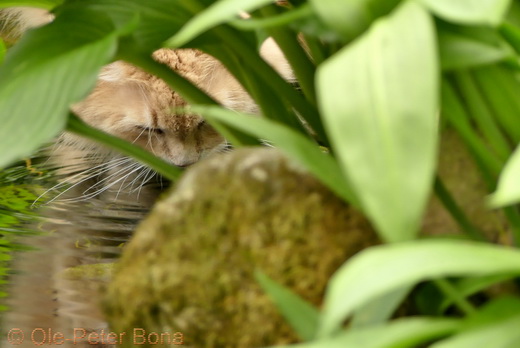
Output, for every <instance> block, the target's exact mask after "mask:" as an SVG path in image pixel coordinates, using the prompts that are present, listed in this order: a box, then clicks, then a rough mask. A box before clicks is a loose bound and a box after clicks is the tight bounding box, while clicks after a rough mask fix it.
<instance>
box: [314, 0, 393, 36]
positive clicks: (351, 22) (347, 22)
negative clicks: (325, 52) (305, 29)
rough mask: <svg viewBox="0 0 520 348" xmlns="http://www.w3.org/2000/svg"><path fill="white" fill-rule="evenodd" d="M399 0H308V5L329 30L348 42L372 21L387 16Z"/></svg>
mask: <svg viewBox="0 0 520 348" xmlns="http://www.w3.org/2000/svg"><path fill="white" fill-rule="evenodd" d="M400 2H401V0H349V1H337V0H310V4H311V5H312V7H313V8H314V10H315V11H316V13H317V14H318V16H319V17H320V18H321V20H322V21H323V22H324V23H325V24H327V25H328V26H329V27H330V28H332V29H334V30H335V31H336V32H337V33H338V34H340V35H341V36H342V37H343V39H344V40H346V41H350V40H352V39H354V38H356V37H357V36H358V35H360V34H361V33H363V32H364V31H365V30H366V29H368V27H370V25H371V24H372V22H373V21H374V20H376V19H377V18H379V17H381V16H384V15H386V14H388V13H389V12H390V11H392V10H393V9H394V8H395V7H396V6H397V5H398V4H399V3H400Z"/></svg>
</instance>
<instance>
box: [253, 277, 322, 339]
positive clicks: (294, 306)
mask: <svg viewBox="0 0 520 348" xmlns="http://www.w3.org/2000/svg"><path fill="white" fill-rule="evenodd" d="M256 279H257V281H258V282H259V283H260V285H261V286H262V288H263V289H264V291H265V292H266V293H267V294H268V295H269V296H270V297H271V299H272V300H273V301H274V303H275V304H276V307H277V308H278V310H279V311H280V312H281V313H282V314H283V315H284V317H285V318H286V319H287V321H288V322H289V324H291V326H292V327H293V328H294V331H296V333H297V334H298V336H300V338H301V339H303V340H304V341H310V340H311V339H313V338H314V336H315V334H316V329H317V328H318V319H319V313H318V310H317V309H316V308H314V307H313V306H312V305H311V304H309V303H308V302H306V301H305V300H303V299H302V298H300V297H299V296H298V295H296V294H295V293H293V292H292V291H291V290H289V289H287V288H286V287H284V286H282V285H280V284H278V283H276V282H275V281H274V280H272V279H271V278H269V277H268V276H267V275H266V274H264V273H262V272H257V273H256Z"/></svg>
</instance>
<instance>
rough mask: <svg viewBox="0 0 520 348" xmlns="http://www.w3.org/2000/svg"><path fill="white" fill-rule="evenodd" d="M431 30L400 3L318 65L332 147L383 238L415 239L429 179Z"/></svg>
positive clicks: (433, 96)
mask: <svg viewBox="0 0 520 348" xmlns="http://www.w3.org/2000/svg"><path fill="white" fill-rule="evenodd" d="M433 29H434V28H433V23H432V21H431V18H430V16H429V15H428V13H426V12H425V11H424V9H423V8H422V7H420V6H419V5H417V4H416V3H413V2H406V3H404V4H403V5H402V6H401V7H400V8H399V9H397V10H395V12H394V14H393V15H392V16H391V17H389V18H388V19H385V20H380V21H379V22H378V23H377V24H375V25H374V28H373V29H372V30H371V31H370V32H369V33H368V34H367V35H366V36H364V37H362V38H360V39H359V40H358V41H357V42H355V43H353V44H352V45H349V46H347V47H346V48H344V49H343V50H342V51H340V52H339V53H338V54H337V55H335V56H334V57H332V58H331V59H330V60H329V61H327V62H325V63H324V64H323V65H322V67H321V68H320V69H319V71H318V80H317V81H318V97H319V106H320V108H321V110H322V113H323V116H324V122H325V126H326V129H327V130H328V133H329V136H330V138H331V143H332V145H333V148H334V152H335V153H336V155H337V157H338V159H339V161H340V163H341V165H342V168H343V171H344V172H345V173H346V176H347V177H348V178H349V179H350V181H351V182H352V183H353V189H355V191H356V195H357V196H358V197H359V199H360V201H361V203H362V206H363V208H364V212H365V213H366V214H367V215H368V216H369V217H370V218H371V220H372V221H373V222H374V224H375V225H376V226H377V229H378V231H379V232H380V234H381V235H382V237H383V238H384V239H386V240H388V241H400V240H406V239H411V238H413V237H414V235H415V233H416V232H417V230H418V226H419V221H420V218H421V215H422V213H423V210H424V207H425V204H426V200H427V198H428V194H429V191H430V186H431V182H432V177H433V171H434V167H435V157H436V146H437V123H438V117H437V108H438V105H437V103H438V88H439V87H438V84H439V83H438V66H437V65H438V64H437V58H436V57H437V53H436V49H435V47H436V45H435V37H434V30H433Z"/></svg>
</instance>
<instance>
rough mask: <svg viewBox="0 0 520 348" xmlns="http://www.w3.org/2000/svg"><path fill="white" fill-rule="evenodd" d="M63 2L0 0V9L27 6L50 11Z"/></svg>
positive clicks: (48, 0)
mask: <svg viewBox="0 0 520 348" xmlns="http://www.w3.org/2000/svg"><path fill="white" fill-rule="evenodd" d="M63 1H64V0H0V8H6V7H14V6H27V7H40V8H45V9H48V10H50V9H52V8H54V7H56V6H58V5H60V4H62V3H63Z"/></svg>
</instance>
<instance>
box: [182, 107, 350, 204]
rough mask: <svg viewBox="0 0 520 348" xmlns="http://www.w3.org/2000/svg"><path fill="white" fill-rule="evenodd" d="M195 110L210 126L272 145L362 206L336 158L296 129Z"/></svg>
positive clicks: (210, 109)
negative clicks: (211, 124) (221, 124)
mask: <svg viewBox="0 0 520 348" xmlns="http://www.w3.org/2000/svg"><path fill="white" fill-rule="evenodd" d="M191 111H193V112H197V113H199V114H201V115H202V116H203V117H204V118H205V119H207V120H208V121H209V122H210V123H215V122H216V123H218V122H222V123H224V124H226V125H228V126H230V127H233V128H235V129H237V130H240V131H242V132H244V133H247V134H251V135H254V136H256V137H257V138H261V139H265V140H268V141H269V142H272V143H273V144H274V145H275V146H276V147H278V148H279V149H280V150H282V151H283V152H285V153H286V154H287V155H289V156H290V157H291V158H294V159H295V160H296V161H298V162H299V163H300V164H301V165H303V166H304V167H305V168H307V170H308V171H309V172H311V173H312V174H313V175H315V176H316V177H317V178H318V179H319V180H320V181H321V182H322V183H323V184H324V185H326V186H327V187H329V188H330V189H331V190H332V191H333V192H335V193H336V194H337V195H338V196H339V197H341V198H343V199H345V200H346V201H347V202H350V203H351V204H352V205H354V206H357V205H358V203H357V200H356V199H355V197H354V196H353V194H352V191H351V190H350V188H349V185H348V184H347V182H346V181H345V179H344V177H343V176H342V175H341V170H340V168H339V165H338V163H337V162H336V161H335V160H334V158H333V157H332V156H330V155H328V154H325V153H323V152H322V151H321V150H320V149H319V147H318V146H317V145H316V144H315V143H313V142H312V141H311V140H309V139H308V138H306V137H305V136H303V135H301V134H300V133H298V132H296V131H295V130H293V129H291V128H289V127H287V126H284V125H282V124H279V123H277V122H274V121H271V120H268V119H265V118H260V117H258V116H255V115H247V114H243V113H238V112H235V111H231V110H227V109H224V108H221V107H216V106H194V107H191Z"/></svg>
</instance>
